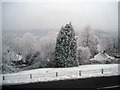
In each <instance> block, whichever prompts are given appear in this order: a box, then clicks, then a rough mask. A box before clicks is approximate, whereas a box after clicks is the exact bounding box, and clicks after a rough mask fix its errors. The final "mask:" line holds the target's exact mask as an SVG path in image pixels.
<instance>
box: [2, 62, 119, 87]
mask: <svg viewBox="0 0 120 90" xmlns="http://www.w3.org/2000/svg"><path fill="white" fill-rule="evenodd" d="M118 65H120V64H96V65H81V66H79V67H72V68H41V69H35V70H28V71H21V72H18V73H12V74H3V75H1V76H4V77H5V80H3V81H2V83H3V85H5V84H24V83H34V82H48V81H56V80H66V79H80V78H90V77H102V76H115V75H120V73H118ZM102 69H103V74H102ZM56 73H57V74H58V76H56ZM30 74H31V75H32V78H30ZM80 74H81V75H80Z"/></svg>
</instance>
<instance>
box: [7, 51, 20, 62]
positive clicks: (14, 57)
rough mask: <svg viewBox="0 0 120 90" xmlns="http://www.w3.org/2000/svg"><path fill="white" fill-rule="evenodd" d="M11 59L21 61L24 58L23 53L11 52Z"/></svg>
mask: <svg viewBox="0 0 120 90" xmlns="http://www.w3.org/2000/svg"><path fill="white" fill-rule="evenodd" d="M8 56H9V58H11V59H10V60H11V61H20V60H21V59H22V56H21V55H18V54H15V53H14V52H9V54H8Z"/></svg>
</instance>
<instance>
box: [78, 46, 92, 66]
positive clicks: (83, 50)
mask: <svg viewBox="0 0 120 90" xmlns="http://www.w3.org/2000/svg"><path fill="white" fill-rule="evenodd" d="M77 58H78V62H79V65H83V64H87V63H88V62H89V60H90V50H89V48H88V47H78V48H77Z"/></svg>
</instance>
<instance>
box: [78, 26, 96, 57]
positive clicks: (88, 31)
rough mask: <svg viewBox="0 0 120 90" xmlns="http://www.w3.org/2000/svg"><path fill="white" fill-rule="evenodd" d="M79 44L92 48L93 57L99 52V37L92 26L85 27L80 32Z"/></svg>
mask: <svg viewBox="0 0 120 90" xmlns="http://www.w3.org/2000/svg"><path fill="white" fill-rule="evenodd" d="M78 46H79V47H88V48H89V49H90V53H91V57H93V56H94V55H96V54H97V53H98V38H97V36H96V34H95V32H94V31H93V30H92V28H91V27H90V26H87V27H85V29H84V30H83V31H82V32H81V33H80V34H79V38H78Z"/></svg>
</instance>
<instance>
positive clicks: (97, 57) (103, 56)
mask: <svg viewBox="0 0 120 90" xmlns="http://www.w3.org/2000/svg"><path fill="white" fill-rule="evenodd" d="M111 59H114V57H112V56H109V55H108V54H106V53H103V52H100V53H98V54H97V55H95V56H94V58H91V59H90V60H96V61H105V60H111Z"/></svg>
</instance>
